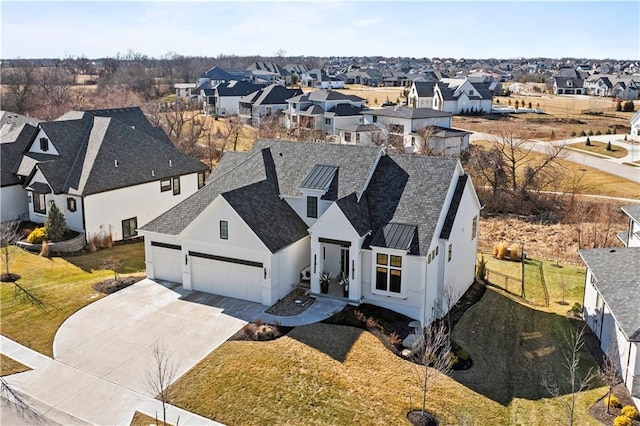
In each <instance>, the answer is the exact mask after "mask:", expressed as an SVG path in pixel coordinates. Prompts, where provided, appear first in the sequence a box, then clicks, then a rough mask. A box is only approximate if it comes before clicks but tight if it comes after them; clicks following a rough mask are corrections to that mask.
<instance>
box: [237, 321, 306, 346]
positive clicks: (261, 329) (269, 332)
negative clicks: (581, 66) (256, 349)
mask: <svg viewBox="0 0 640 426" xmlns="http://www.w3.org/2000/svg"><path fill="white" fill-rule="evenodd" d="M293 328H294V327H284V326H282V325H272V324H263V323H262V322H261V321H256V322H250V323H248V324H247V325H245V326H244V327H242V329H240V330H239V331H238V332H236V334H234V335H233V336H231V337H230V338H229V340H231V341H240V342H266V341H269V340H275V339H277V338H279V337H282V336H286V335H287V333H289V332H290V331H291V330H293Z"/></svg>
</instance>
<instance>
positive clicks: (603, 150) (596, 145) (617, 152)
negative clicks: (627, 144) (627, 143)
mask: <svg viewBox="0 0 640 426" xmlns="http://www.w3.org/2000/svg"><path fill="white" fill-rule="evenodd" d="M567 147H569V148H575V149H579V150H581V151H586V152H589V153H593V154H600V155H606V156H607V157H612V158H622V157H626V156H627V154H628V153H629V151H627V150H626V149H624V148H622V147H621V146H617V145H614V144H611V151H607V144H606V143H605V142H600V141H591V146H588V145H586V144H585V143H584V142H577V143H572V144H569V145H567Z"/></svg>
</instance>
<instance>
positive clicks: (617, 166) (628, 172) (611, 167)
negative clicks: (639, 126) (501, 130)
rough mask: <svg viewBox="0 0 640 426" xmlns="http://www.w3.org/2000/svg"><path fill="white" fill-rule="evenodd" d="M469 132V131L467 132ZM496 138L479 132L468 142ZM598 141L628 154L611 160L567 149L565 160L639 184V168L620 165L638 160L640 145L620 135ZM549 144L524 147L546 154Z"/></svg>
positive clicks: (538, 142)
mask: <svg viewBox="0 0 640 426" xmlns="http://www.w3.org/2000/svg"><path fill="white" fill-rule="evenodd" d="M469 131H470V130H469ZM495 138H496V136H494V135H491V134H488V133H480V132H472V134H471V136H470V137H469V140H470V141H474V140H489V141H490V140H495ZM597 138H598V140H599V141H602V142H607V141H615V143H616V144H618V145H621V146H623V147H624V148H626V149H627V150H628V151H629V154H628V155H627V156H626V157H624V158H619V159H612V158H601V157H596V156H594V155H591V154H583V153H581V152H578V151H575V150H570V149H567V150H566V151H565V152H566V157H565V158H566V159H567V160H569V161H572V162H574V163H577V164H581V165H584V166H588V167H593V168H595V169H598V170H601V171H603V172H606V173H610V174H612V175H615V176H620V177H622V178H624V179H627V180H630V181H632V182H636V183H640V167H633V166H627V165H624V164H622V163H623V162H631V161H638V160H640V145H638V144H629V143H624V142H621V141H620V139H623V138H624V136H621V135H601V136H597ZM585 140H586V138H584V137H582V138H574V139H566V140H559V141H555V142H553V143H554V144H562V145H566V144H569V143H575V142H584V141H585ZM549 144H550V143H549V142H543V141H535V140H534V141H530V142H526V143H525V144H524V146H525V147H526V148H530V149H532V150H534V151H537V152H542V153H546V152H548V151H547V150H548V149H549V148H548V147H549ZM629 196H630V197H631V198H633V197H635V198H638V197H640V194H629Z"/></svg>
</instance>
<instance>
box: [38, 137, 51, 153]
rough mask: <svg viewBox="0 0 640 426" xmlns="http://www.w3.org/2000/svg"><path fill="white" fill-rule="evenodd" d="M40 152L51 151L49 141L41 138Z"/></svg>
mask: <svg viewBox="0 0 640 426" xmlns="http://www.w3.org/2000/svg"><path fill="white" fill-rule="evenodd" d="M40 151H43V152H46V151H49V139H47V138H40Z"/></svg>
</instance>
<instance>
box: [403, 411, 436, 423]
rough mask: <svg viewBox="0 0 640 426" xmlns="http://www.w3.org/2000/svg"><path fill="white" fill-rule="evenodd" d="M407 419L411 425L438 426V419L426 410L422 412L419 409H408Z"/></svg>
mask: <svg viewBox="0 0 640 426" xmlns="http://www.w3.org/2000/svg"><path fill="white" fill-rule="evenodd" d="M407 420H409V423H411V424H412V425H413V426H438V420H437V419H436V418H435V417H434V416H432V415H431V414H429V413H428V412H426V411H425V413H424V414H422V411H421V410H414V411H409V412H408V413H407Z"/></svg>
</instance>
